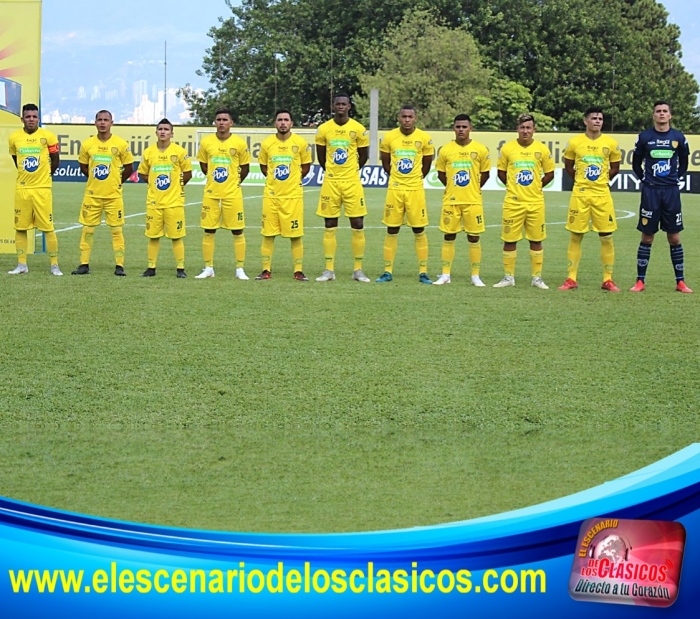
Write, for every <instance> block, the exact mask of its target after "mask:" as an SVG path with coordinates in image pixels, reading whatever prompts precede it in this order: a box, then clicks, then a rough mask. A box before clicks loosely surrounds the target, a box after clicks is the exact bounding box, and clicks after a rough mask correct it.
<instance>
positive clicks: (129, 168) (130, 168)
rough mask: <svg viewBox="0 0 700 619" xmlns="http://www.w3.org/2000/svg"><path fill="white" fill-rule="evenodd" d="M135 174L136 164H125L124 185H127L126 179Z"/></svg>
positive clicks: (123, 172)
mask: <svg viewBox="0 0 700 619" xmlns="http://www.w3.org/2000/svg"><path fill="white" fill-rule="evenodd" d="M133 173H134V164H133V163H125V164H124V167H123V168H122V185H123V184H124V183H126V179H128V178H129V177H130V176H131V175H132V174H133Z"/></svg>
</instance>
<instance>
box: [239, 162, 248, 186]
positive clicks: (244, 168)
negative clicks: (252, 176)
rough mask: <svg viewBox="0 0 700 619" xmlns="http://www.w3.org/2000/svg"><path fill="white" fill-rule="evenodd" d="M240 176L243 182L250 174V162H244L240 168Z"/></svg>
mask: <svg viewBox="0 0 700 619" xmlns="http://www.w3.org/2000/svg"><path fill="white" fill-rule="evenodd" d="M239 170H240V172H239V176H240V178H241V183H242V182H243V181H244V180H245V179H246V177H247V176H248V172H250V164H249V163H244V164H243V165H242V166H241V167H240V168H239Z"/></svg>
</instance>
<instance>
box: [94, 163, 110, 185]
mask: <svg viewBox="0 0 700 619" xmlns="http://www.w3.org/2000/svg"><path fill="white" fill-rule="evenodd" d="M92 176H93V178H94V179H95V180H98V181H103V180H104V179H106V178H107V177H108V176H109V166H108V165H105V164H104V163H100V164H98V165H96V166H95V167H94V168H93V169H92Z"/></svg>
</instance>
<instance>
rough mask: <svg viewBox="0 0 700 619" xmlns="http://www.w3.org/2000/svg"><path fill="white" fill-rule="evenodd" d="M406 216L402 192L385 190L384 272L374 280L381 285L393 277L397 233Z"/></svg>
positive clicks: (397, 242)
mask: <svg viewBox="0 0 700 619" xmlns="http://www.w3.org/2000/svg"><path fill="white" fill-rule="evenodd" d="M405 216H406V205H405V196H404V192H403V191H400V190H394V189H391V188H389V189H387V192H386V200H385V202H384V218H383V219H382V224H384V225H385V226H386V236H385V237H384V272H383V273H382V274H381V275H380V276H379V277H378V278H377V279H376V280H375V281H376V282H378V283H380V284H382V283H385V282H390V281H391V280H392V279H393V278H394V277H393V273H394V261H395V260H396V250H397V249H398V247H399V232H400V230H401V226H402V225H403V223H404V218H405Z"/></svg>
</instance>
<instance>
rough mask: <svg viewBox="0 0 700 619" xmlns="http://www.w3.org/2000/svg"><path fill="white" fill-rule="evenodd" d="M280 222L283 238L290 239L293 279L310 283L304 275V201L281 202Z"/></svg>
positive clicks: (300, 199)
mask: <svg viewBox="0 0 700 619" xmlns="http://www.w3.org/2000/svg"><path fill="white" fill-rule="evenodd" d="M279 221H280V230H281V233H282V236H284V237H287V238H288V239H290V244H291V250H292V262H293V263H294V269H293V272H292V277H293V278H294V279H295V280H297V281H299V282H308V281H309V278H308V277H306V275H304V241H303V239H302V237H303V236H304V199H303V198H294V199H289V200H280V208H279Z"/></svg>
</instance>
